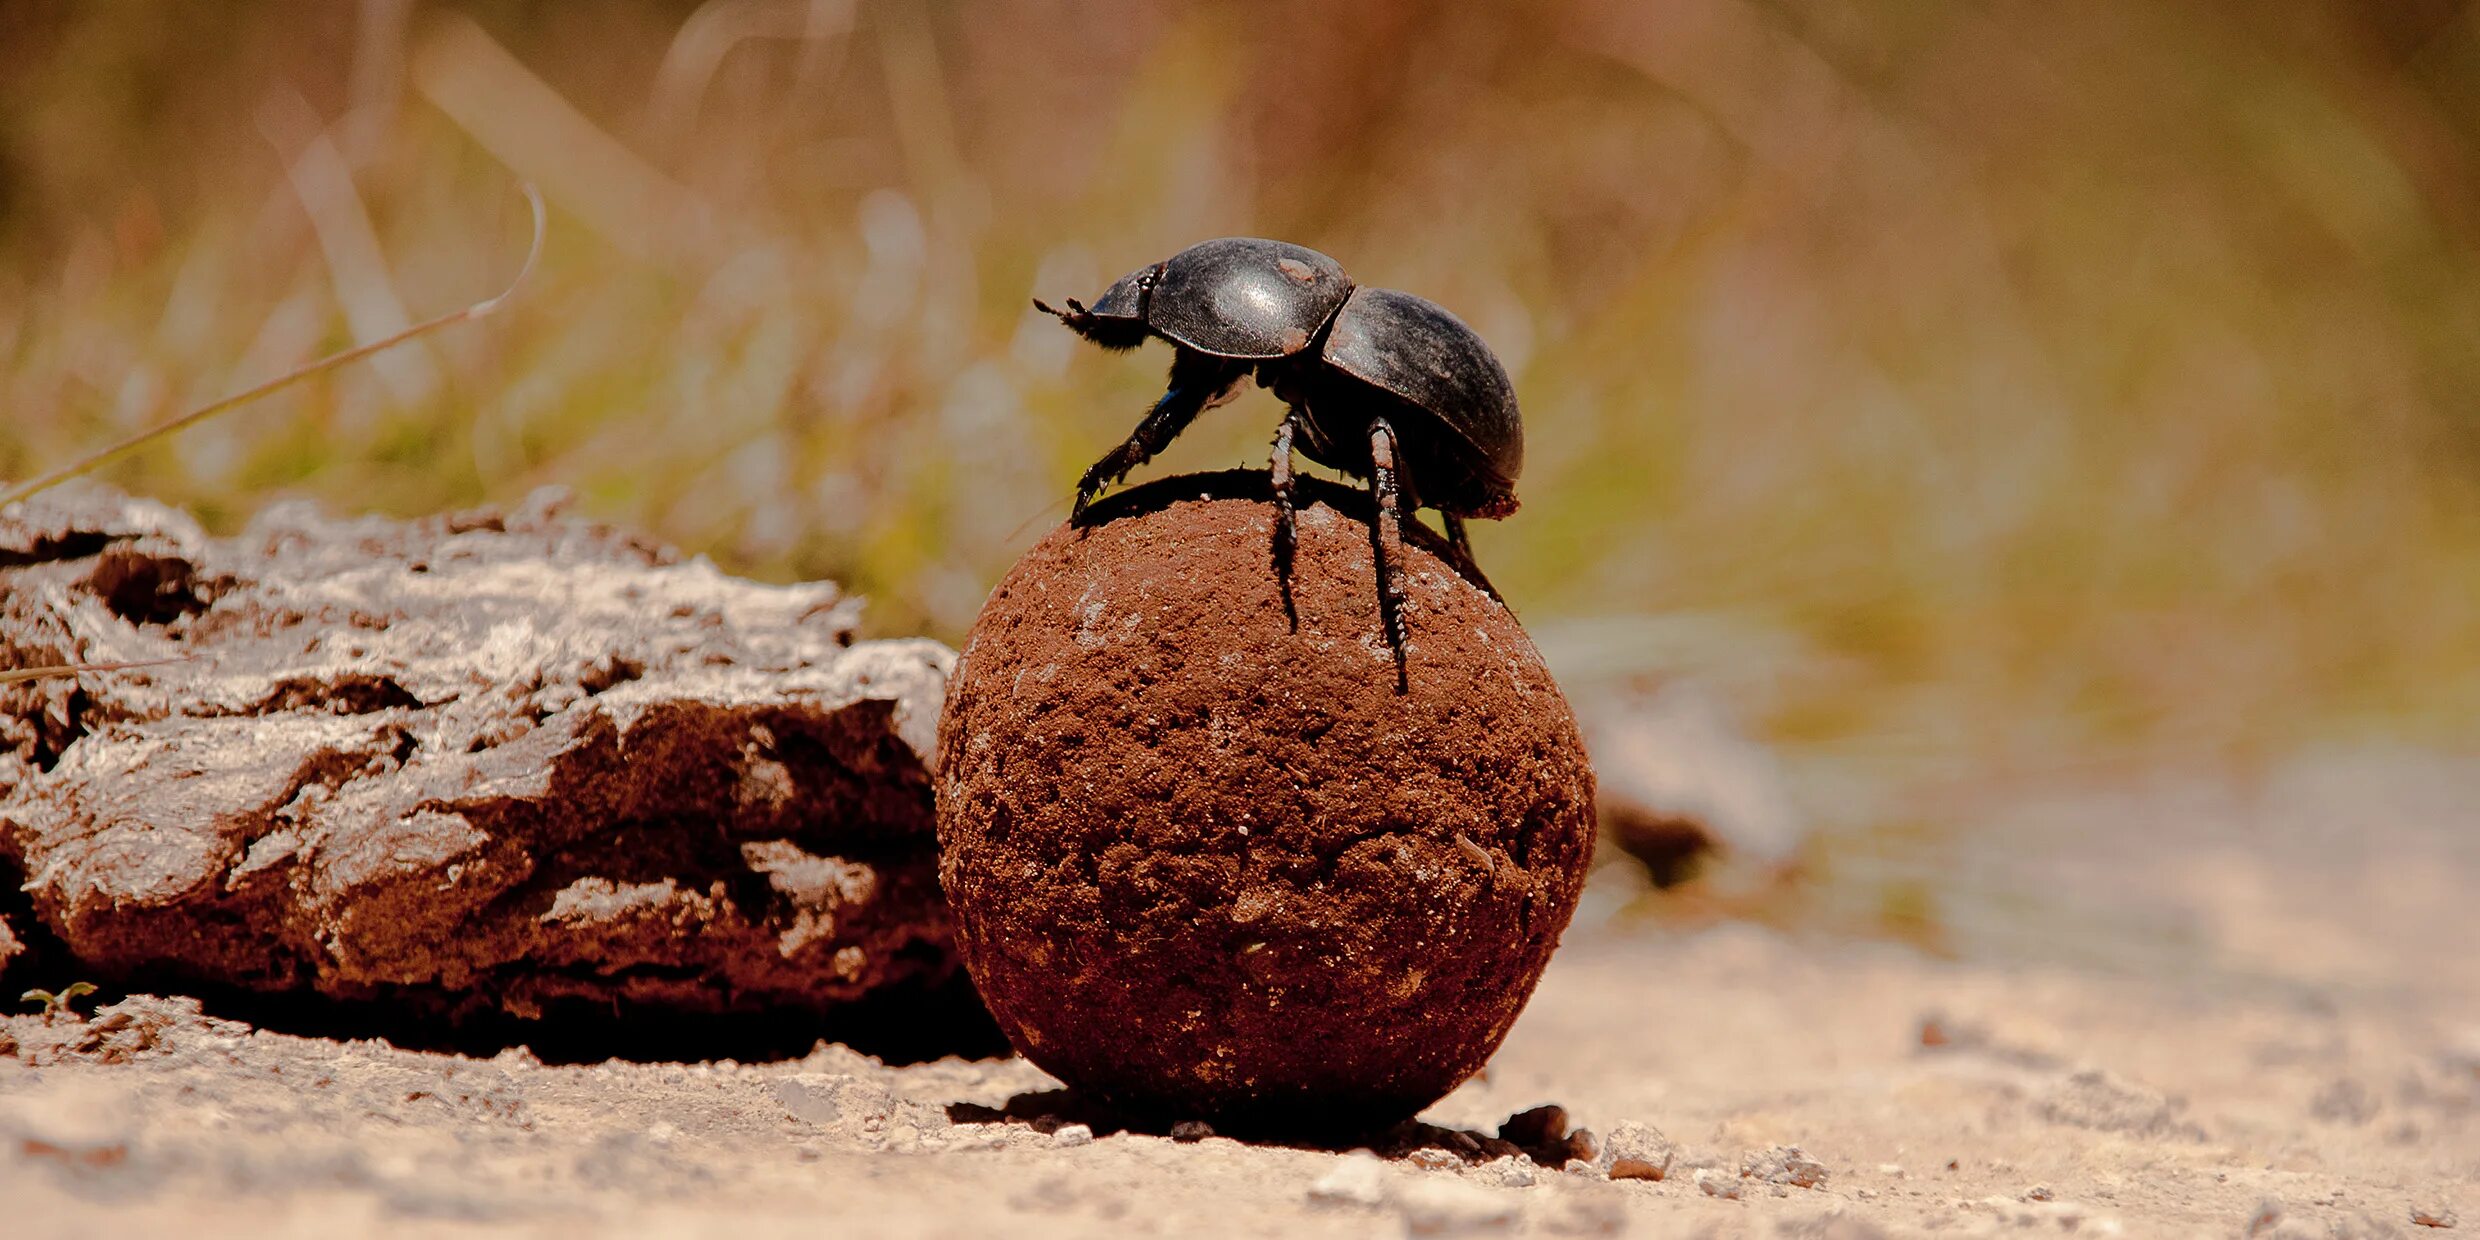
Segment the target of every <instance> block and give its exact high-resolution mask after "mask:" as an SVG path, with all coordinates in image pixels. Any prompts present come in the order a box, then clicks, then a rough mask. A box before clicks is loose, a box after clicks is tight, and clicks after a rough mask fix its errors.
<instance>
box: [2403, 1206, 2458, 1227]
mask: <svg viewBox="0 0 2480 1240" xmlns="http://www.w3.org/2000/svg"><path fill="white" fill-rule="evenodd" d="M2411 1221H2412V1222H2413V1223H2414V1224H2416V1225H2418V1226H2421V1227H2439V1228H2446V1227H2452V1226H2454V1225H2455V1224H2456V1223H2459V1222H2461V1221H2462V1220H2461V1219H2459V1218H2457V1217H2455V1214H2454V1211H2452V1210H2449V1209H2447V1208H2445V1207H2444V1206H2442V1205H2441V1206H2434V1207H2430V1206H2413V1207H2411Z"/></svg>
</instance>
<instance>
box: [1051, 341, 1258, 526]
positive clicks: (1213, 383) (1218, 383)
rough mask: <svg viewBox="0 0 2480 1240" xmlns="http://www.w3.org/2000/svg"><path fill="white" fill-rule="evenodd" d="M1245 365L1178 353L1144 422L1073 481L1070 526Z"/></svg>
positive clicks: (1225, 390) (1227, 387)
mask: <svg viewBox="0 0 2480 1240" xmlns="http://www.w3.org/2000/svg"><path fill="white" fill-rule="evenodd" d="M1246 375H1247V370H1246V368H1245V367H1241V366H1236V365H1234V364H1233V363H1231V362H1228V361H1225V360H1223V359H1221V358H1216V357H1206V356H1204V355H1203V354H1193V353H1188V352H1185V351H1183V352H1182V353H1181V354H1180V356H1178V357H1177V358H1175V359H1173V360H1172V363H1171V386H1170V387H1169V388H1168V389H1166V390H1165V391H1164V392H1163V394H1162V398H1161V399H1160V400H1157V401H1155V402H1154V407H1153V408H1152V409H1151V410H1149V411H1147V413H1146V415H1145V420H1144V421H1142V422H1139V423H1137V429H1135V430H1133V431H1130V432H1129V433H1128V438H1126V439H1124V440H1121V441H1120V445H1119V446H1118V447H1116V448H1113V449H1111V450H1110V451H1109V452H1107V453H1105V454H1103V457H1102V459H1101V460H1099V461H1096V462H1094V463H1093V466H1092V467H1091V468H1089V469H1087V470H1086V471H1085V476H1084V477H1082V478H1079V479H1078V480H1077V483H1076V508H1075V510H1074V511H1072V512H1070V513H1069V514H1068V521H1069V523H1070V524H1075V523H1077V522H1080V521H1083V520H1084V519H1085V507H1086V505H1088V504H1091V503H1093V502H1094V496H1096V495H1098V494H1100V493H1101V492H1102V488H1104V487H1107V486H1109V485H1111V484H1112V483H1114V482H1117V481H1119V480H1120V479H1122V478H1125V477H1127V476H1128V471H1129V470H1132V469H1135V468H1136V467H1137V466H1139V465H1143V464H1145V463H1146V462H1147V461H1150V460H1153V459H1154V454H1155V453H1157V452H1160V451H1162V450H1163V448H1164V447H1165V446H1167V445H1168V444H1170V442H1171V441H1172V440H1174V439H1177V438H1179V435H1180V432H1181V431H1184V430H1187V429H1188V424H1189V423H1190V422H1192V421H1195V420H1196V418H1197V415H1198V414H1199V413H1200V412H1202V411H1204V410H1205V409H1207V408H1209V407H1211V406H1213V405H1216V404H1219V403H1221V402H1222V400H1223V398H1225V397H1226V396H1228V395H1229V394H1230V392H1231V390H1232V387H1233V385H1235V384H1237V383H1238V382H1239V381H1240V380H1241V379H1242V378H1244V377H1246Z"/></svg>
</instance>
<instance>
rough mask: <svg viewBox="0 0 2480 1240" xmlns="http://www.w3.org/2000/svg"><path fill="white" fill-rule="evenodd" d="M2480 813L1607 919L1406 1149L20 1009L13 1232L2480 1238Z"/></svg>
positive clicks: (2103, 811) (2174, 789)
mask: <svg viewBox="0 0 2480 1240" xmlns="http://www.w3.org/2000/svg"><path fill="white" fill-rule="evenodd" d="M2470 806H2480V765H2475V764H2473V763H2470V762H2467V761H2450V760H2446V759H2440V758H2427V757H2419V756H2416V755H2400V754H2375V755H2369V754H2353V755H2338V756H2332V757H2327V758H2321V759H2315V760H2310V761H2304V762H2302V763H2299V764H2296V765H2294V766H2291V767H2286V768H2285V769H2284V770H2282V771H2279V772H2277V773H2275V774H2272V775H2269V776H2266V777H2262V778H2256V779H2248V780H2230V779H2219V780H2192V779H2190V780H2175V779H2166V778H2162V779H2147V780H2136V781H2122V782H2121V783H2120V784H2119V786H2116V787H2113V788H2111V789H2109V790H2106V791H2087V792H2077V793H2069V794H2053V795H2047V796H2039V797H2034V796H2019V797H2014V798H2009V799H2007V801H2006V803H2005V804H2004V805H2003V806H2002V807H2000V808H1993V809H1991V810H1990V811H1989V812H1988V814H1987V818H1986V821H1985V822H1984V823H1983V826H1982V829H1980V830H1978V831H1976V832H1974V833H1973V834H1972V835H1971V837H1970V842H1969V843H1968V844H1966V845H1963V846H1961V849H1960V851H1953V852H1948V853H1944V854H1940V855H1939V856H1938V857H1936V858H1933V859H1932V861H1933V862H1934V867H1935V868H1938V869H1940V870H1943V871H1945V872H1947V873H1950V874H1951V875H1952V876H1953V886H1954V887H1955V888H1956V891H1957V893H1958V894H1957V895H1956V896H1954V897H1953V898H1952V899H1951V900H1949V901H1948V902H1947V905H1946V907H1945V910H1944V912H1945V915H1946V917H1947V919H1948V920H1949V921H1951V923H1952V925H1953V929H1952V932H1951V935H1950V938H1951V941H1952V945H1953V950H1954V952H1955V953H1956V958H1951V959H1941V958H1935V957H1932V956H1929V955H1926V954H1923V953H1921V952H1919V951H1916V950H1914V949H1912V948H1909V947H1904V946H1900V945H1894V944H1884V943H1876V944H1872V943H1863V942H1852V941H1833V940H1822V941H1821V940H1820V938H1819V936H1816V935H1811V934H1802V935H1786V934H1784V933H1780V932H1777V931H1772V930H1763V929H1758V928H1755V927H1751V926H1745V925H1722V926H1714V927H1708V928H1704V929H1700V930H1694V931H1684V930H1680V929H1676V928H1671V929H1662V928H1658V927H1648V926H1647V925H1645V924H1643V922H1642V921H1641V920H1638V919H1630V918H1617V917H1613V916H1610V915H1609V914H1608V913H1607V912H1606V911H1595V912H1591V913H1589V921H1588V924H1584V925H1581V926H1580V928H1579V929H1577V930H1576V931H1574V932H1572V933H1571V935H1570V936H1569V941H1568V943H1567V945H1566V946H1565V947H1564V948H1563V949H1562V951H1561V954H1560V955H1559V956H1558V958H1557V959H1556V960H1555V961H1554V963H1553V964H1552V966H1551V969H1550V972H1549V974H1548V976H1547V978H1546V979H1545V981H1544V982H1543V984H1542V987H1541V990H1540V991H1539V993H1538V994H1537V996H1536V997H1535V999H1534V1001H1533V1003H1532V1006H1531V1007H1530V1009H1529V1010H1528V1011H1527V1012H1526V1014H1525V1016H1524V1018H1523V1020H1522V1021H1521V1022H1520V1023H1519V1024H1518V1025H1517V1027H1516V1030H1515V1032H1514V1034H1513V1035H1512V1036H1511V1038H1510V1039H1509V1041H1508V1043H1507V1044H1506V1046H1505V1047H1504V1049H1503V1050H1502V1051H1501V1052H1500V1054H1499V1055H1498V1057H1497V1059H1496V1060H1495V1061H1494V1062H1493V1063H1492V1065H1491V1067H1490V1069H1489V1071H1488V1072H1487V1074H1486V1075H1485V1077H1484V1078H1482V1079H1477V1080H1475V1081H1473V1082H1471V1083H1469V1084H1467V1085H1466V1086H1464V1087H1463V1088H1462V1089H1460V1090H1458V1091H1457V1092H1456V1093H1455V1094H1453V1095H1451V1096H1450V1097H1448V1098H1447V1099H1446V1100H1444V1101H1443V1102H1441V1103H1439V1104H1438V1105H1437V1106H1436V1107H1434V1108H1433V1109H1432V1110H1431V1111H1430V1112H1429V1113H1428V1115H1427V1116H1426V1117H1425V1118H1426V1119H1427V1120H1429V1121H1431V1122H1432V1123H1434V1124H1436V1125H1439V1126H1440V1128H1439V1129H1437V1130H1425V1131H1423V1132H1421V1133H1418V1134H1414V1135H1413V1136H1412V1137H1410V1138H1408V1139H1407V1140H1405V1141H1403V1142H1400V1143H1399V1144H1402V1145H1416V1146H1423V1147H1426V1148H1423V1149H1420V1150H1414V1151H1411V1152H1407V1151H1405V1150H1404V1149H1401V1148H1398V1149H1395V1150H1392V1151H1390V1152H1391V1153H1392V1154H1393V1155H1394V1156H1393V1157H1390V1158H1385V1159H1377V1158H1372V1157H1370V1156H1368V1155H1355V1154H1352V1153H1350V1152H1339V1151H1329V1150H1316V1149H1300V1148H1287V1147H1281V1146H1267V1145H1247V1144H1242V1143H1239V1142H1235V1141H1232V1140H1228V1139H1225V1138H1221V1137H1209V1138H1206V1139H1203V1140H1197V1141H1175V1140H1172V1139H1170V1138H1169V1137H1167V1136H1159V1135H1147V1134H1140V1133H1129V1132H1116V1131H1113V1130H1112V1129H1111V1126H1110V1125H1109V1124H1107V1123H1102V1124H1099V1125H1098V1126H1099V1128H1100V1132H1099V1133H1098V1134H1096V1133H1093V1132H1091V1131H1089V1128H1090V1127H1093V1125H1089V1126H1087V1127H1079V1126H1077V1125H1076V1124H1075V1123H1074V1122H1066V1123H1063V1122H1062V1119H1063V1113H1064V1117H1065V1118H1066V1119H1067V1120H1069V1121H1073V1120H1074V1119H1075V1118H1076V1114H1077V1113H1076V1108H1075V1102H1074V1100H1073V1099H1068V1098H1062V1097H1060V1096H1057V1095H1055V1094H1048V1093H1046V1091H1049V1090H1052V1089H1053V1088H1055V1087H1054V1085H1053V1084H1052V1082H1050V1081H1049V1080H1048V1078H1046V1077H1044V1076H1043V1075H1042V1074H1041V1073H1040V1072H1039V1071H1037V1070H1035V1069H1034V1068H1032V1067H1031V1066H1029V1065H1027V1064H1025V1063H1023V1062H1021V1061H1002V1062H964V1061H957V1060H945V1061H940V1062H935V1063H930V1064H924V1065H918V1066H912V1067H900V1068H891V1067H886V1066H882V1065H881V1064H879V1063H878V1062H876V1061H874V1060H870V1059H867V1058H864V1057H862V1056H859V1055H857V1054H854V1053H852V1052H850V1051H848V1050H844V1049H842V1048H838V1047H826V1048H821V1049H820V1050H819V1051H817V1052H815V1053H813V1054H812V1055H810V1056H809V1057H807V1058H806V1059H803V1060H799V1061H794V1062H785V1063H773V1064H763V1065H746V1064H731V1063H714V1064H696V1065H681V1064H635V1063H610V1064H603V1065H599V1066H585V1067H545V1066H542V1065H540V1064H538V1063H536V1062H534V1061H533V1060H532V1059H531V1058H530V1057H529V1056H527V1055H525V1054H524V1053H523V1052H511V1053H509V1054H504V1055H501V1056H499V1057H497V1058H495V1059H490V1060H476V1059H461V1058H456V1057H453V1056H443V1055H432V1054H421V1053H413V1052H407V1051H401V1050H397V1049H393V1048H391V1047H388V1046H385V1045H381V1044H377V1043H370V1042H352V1043H338V1042H331V1041H324V1040H319V1039H313V1038H303V1037H296V1036H291V1035H286V1034H280V1033H271V1032H265V1031H254V1030H251V1029H248V1028H246V1027H243V1026H239V1025H233V1024H228V1023H225V1022H221V1021H216V1020H213V1019H210V1018H207V1017H203V1016H199V1015H196V1014H195V1013H194V1011H192V1010H189V1009H185V1008H184V1007H182V1006H181V1005H178V1004H173V1003H168V1002H148V1001H139V1002H134V1003H132V1004H131V1005H128V1006H126V1007H124V1008H121V1009H118V1010H117V1013H116V1014H115V1015H113V1016H112V1017H110V1018H108V1019H102V1020H98V1021H95V1022H92V1023H86V1022H69V1021H54V1022H48V1023H47V1022H44V1021H42V1020H41V1019H40V1018H35V1017H20V1018H16V1019H14V1020H11V1021H9V1022H7V1023H6V1024H5V1025H4V1026H0V1028H5V1029H6V1030H7V1031H8V1032H9V1033H10V1034H13V1035H14V1036H15V1037H16V1038H17V1039H18V1040H19V1041H20V1043H21V1046H20V1047H19V1049H18V1051H17V1053H16V1056H15V1057H13V1058H10V1057H0V1200H5V1201H6V1203H7V1209H6V1213H5V1215H0V1234H6V1235H10V1236H49V1235H68V1234H78V1235H90V1234H95V1233H97V1232H98V1231H102V1232H108V1233H121V1232H127V1233H135V1234H170V1233H172V1232H174V1231H175V1230H176V1229H177V1230H178V1231H179V1232H180V1233H181V1234H184V1235H188V1236H223V1235H235V1236H242V1235H250V1236H255V1235H269V1234H318V1235H329V1234H338V1233H339V1232H343V1233H352V1234H358V1233H365V1232H370V1233H400V1234H452V1235H475V1236H481V1235H499V1234H509V1235H554V1234H580V1233H592V1234H631V1235H637V1234H642V1235H664V1236H672V1235H730V1236H733V1237H736V1238H737V1237H754V1236H764V1235H775V1234H784V1235H794V1234H799V1235H923V1236H960V1237H968V1236H969V1237H981V1236H989V1235H1007V1236H1018V1235H1033V1236H1045V1235H1070V1234H1077V1235H1084V1234H1113V1235H1116V1234H1131V1235H1166V1236H1193V1235H1218V1236H1219V1235H1284V1236H1294V1235H1297V1236H1369V1235H1377V1236H1389V1235H1399V1234H1414V1235H1423V1234H1476V1235H1493V1234H1515V1235H1543V1236H1547V1235H1588V1236H1589V1235H1645V1236H1670V1235H1724V1236H1729V1235H1784V1236H1853V1237H1857V1236H1876V1235H1891V1236H1909V1235H1922V1234H1934V1235H1991V1234H2017V1233H2029V1234H2077V1235H2129V1236H2230V1235H2255V1236H2285V1237H2312V1236H2386V1235H2402V1236H2428V1235H2453V1234H2462V1231H2440V1230H2431V1229H2430V1228H2429V1227H2428V1226H2424V1225H2422V1224H2421V1223H2419V1222H2418V1221H2416V1220H2417V1219H2419V1218H2425V1219H2429V1220H2432V1221H2433V1222H2435V1223H2448V1224H2452V1223H2458V1222H2459V1223H2460V1227H2461V1229H2463V1230H2470V1229H2474V1228H2480V964H2476V963H2475V962H2474V959H2473V953H2474V951H2475V949H2476V948H2480V901H2476V900H2474V899H2473V898H2472V892H2473V891H2474V890H2475V889H2480V888H2476V886H2475V882H2476V880H2480V832H2475V830H2474V824H2473V819H2474V817H2475V811H2474V810H2472V809H2470V808H2467V807H2470ZM1012 1099H1013V1100H1015V1101H1014V1102H1013V1104H1012V1103H1011V1100H1012ZM1543 1102H1557V1103H1560V1104H1562V1105H1564V1106H1565V1107H1566V1108H1567V1109H1568V1110H1569V1112H1570V1113H1571V1114H1572V1116H1573V1117H1574V1119H1575V1121H1576V1122H1578V1123H1580V1124H1583V1125H1585V1126H1587V1127H1590V1128H1593V1129H1595V1130H1597V1131H1599V1132H1601V1133H1604V1134H1609V1133H1611V1132H1612V1131H1613V1130H1614V1129H1615V1128H1616V1127H1617V1126H1618V1125H1619V1124H1620V1123H1621V1122H1622V1121H1635V1122H1638V1123H1641V1124H1645V1125H1650V1126H1651V1127H1652V1128H1654V1129H1658V1130H1659V1131H1660V1133H1662V1134H1664V1135H1665V1139H1666V1140H1667V1141H1668V1142H1669V1143H1671V1144H1672V1145H1674V1146H1675V1148H1674V1149H1671V1150H1669V1151H1667V1156H1668V1158H1669V1166H1668V1173H1667V1175H1666V1177H1665V1178H1663V1179H1661V1180H1658V1181H1656V1180H1642V1179H1636V1180H1622V1181H1613V1180H1610V1179H1608V1178H1606V1177H1605V1176H1604V1175H1603V1174H1602V1173H1601V1172H1600V1171H1599V1170H1596V1169H1594V1168H1591V1167H1587V1166H1583V1165H1581V1164H1578V1165H1576V1166H1572V1167H1569V1168H1565V1169H1558V1168H1552V1167H1548V1166H1542V1165H1537V1164H1536V1163H1534V1162H1532V1161H1530V1160H1526V1159H1521V1158H1516V1159H1495V1160H1488V1159H1483V1160H1479V1161H1472V1160H1468V1159H1467V1158H1466V1157H1464V1156H1461V1155H1460V1154H1459V1153H1458V1151H1459V1150H1460V1149H1461V1148H1462V1147H1463V1146H1464V1145H1465V1144H1466V1142H1467V1141H1470V1140H1472V1139H1473V1138H1480V1137H1487V1136H1489V1135H1490V1134H1491V1133H1492V1132H1493V1131H1494V1129H1495V1127H1496V1125H1497V1124H1498V1123H1499V1122H1500V1121H1502V1120H1503V1119H1505V1118H1506V1117H1507V1116H1508V1115H1509V1114H1510V1113H1511V1112H1514V1111H1517V1110H1519V1109H1522V1108H1526V1107H1530V1106H1533V1105H1535V1104H1538V1103H1543ZM1089 1118H1090V1117H1089ZM1458 1130H1462V1131H1464V1132H1465V1133H1466V1134H1467V1135H1466V1136H1465V1137H1460V1138H1459V1137H1458V1136H1457V1135H1456V1132H1457V1131H1458ZM1639 1140H1640V1141H1642V1142H1644V1143H1646V1144H1647V1145H1648V1146H1650V1145H1651V1144H1652V1143H1653V1138H1652V1137H1651V1136H1650V1135H1647V1136H1643V1137H1640V1138H1639ZM1784 1146H1797V1147H1799V1148H1800V1149H1801V1150H1802V1151H1804V1152H1805V1154H1806V1155H1807V1156H1808V1157H1809V1158H1812V1159H1814V1160H1815V1162H1817V1163H1818V1164H1821V1165H1822V1167H1823V1171H1824V1175H1823V1178H1822V1180H1821V1181H1820V1182H1817V1183H1814V1184H1813V1185H1810V1186H1802V1185H1800V1184H1796V1183H1789V1182H1782V1181H1786V1180H1808V1179H1814V1178H1815V1177H1814V1176H1811V1175H1796V1176H1790V1175H1785V1174H1783V1171H1782V1169H1783V1167H1784V1166H1785V1165H1786V1157H1785V1155H1784V1154H1783V1153H1782V1152H1781V1150H1780V1147H1784ZM1744 1169H1746V1170H1750V1171H1753V1172H1754V1174H1750V1175H1744V1174H1742V1172H1743V1170H1744ZM2458 1215H2459V1218H2458Z"/></svg>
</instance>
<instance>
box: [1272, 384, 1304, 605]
mask: <svg viewBox="0 0 2480 1240" xmlns="http://www.w3.org/2000/svg"><path fill="white" fill-rule="evenodd" d="M1299 423H1300V406H1298V405H1294V406H1292V407H1291V408H1290V409H1289V410H1287V411H1285V413H1284V415H1283V424H1282V425H1281V426H1278V427H1276V428H1275V429H1274V457H1273V459H1272V460H1271V461H1269V462H1268V464H1267V477H1268V481H1269V484H1270V485H1271V486H1272V488H1273V490H1274V583H1275V589H1276V590H1278V591H1280V592H1281V593H1282V595H1283V616H1284V618H1285V619H1287V620H1289V621H1291V624H1292V629H1293V631H1294V632H1298V631H1299V629H1300V611H1299V609H1298V608H1297V607H1296V606H1295V605H1294V604H1293V602H1292V552H1293V550H1294V549H1295V548H1297V547H1298V546H1299V545H1300V536H1299V530H1298V529H1297V528H1295V527H1296V525H1297V522H1296V520H1295V513H1294V511H1293V496H1292V432H1293V431H1295V430H1297V429H1298V428H1299Z"/></svg>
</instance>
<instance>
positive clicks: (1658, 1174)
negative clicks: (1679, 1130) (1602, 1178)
mask: <svg viewBox="0 0 2480 1240" xmlns="http://www.w3.org/2000/svg"><path fill="white" fill-rule="evenodd" d="M1678 1153H1679V1147H1678V1146H1677V1145H1675V1144H1673V1143H1672V1142H1671V1139H1670V1138H1669V1137H1666V1136H1663V1135H1662V1130H1661V1129H1659V1128H1655V1127H1654V1126H1653V1125H1651V1124H1640V1123H1638V1122H1636V1121H1635V1120H1632V1119H1628V1120H1621V1121H1619V1123H1618V1125H1617V1126H1616V1127H1614V1128H1612V1129H1611V1130H1610V1136H1609V1138H1608V1139H1607V1140H1605V1141H1603V1142H1602V1148H1601V1154H1600V1156H1601V1158H1603V1159H1607V1160H1608V1162H1607V1163H1606V1164H1605V1165H1604V1167H1603V1172H1604V1174H1606V1175H1608V1176H1609V1177H1610V1178H1611V1179H1614V1180H1659V1179H1663V1178H1665V1177H1667V1176H1668V1175H1670V1173H1671V1159H1672V1158H1674V1157H1676V1156H1677V1155H1678Z"/></svg>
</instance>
